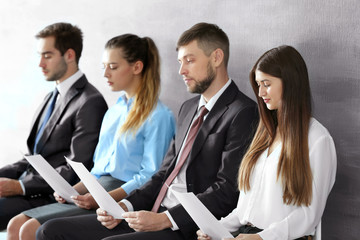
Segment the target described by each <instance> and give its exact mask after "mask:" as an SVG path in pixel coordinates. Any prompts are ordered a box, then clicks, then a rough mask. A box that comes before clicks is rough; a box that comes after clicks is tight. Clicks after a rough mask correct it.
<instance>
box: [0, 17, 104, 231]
mask: <svg viewBox="0 0 360 240" xmlns="http://www.w3.org/2000/svg"><path fill="white" fill-rule="evenodd" d="M36 38H37V39H38V40H39V49H38V51H39V54H40V63H39V66H40V67H41V69H42V72H43V73H44V76H45V79H46V80H47V81H53V82H55V83H56V87H55V90H54V91H53V92H52V93H49V94H48V95H47V96H46V97H45V99H44V101H43V103H42V104H41V105H40V107H39V108H38V110H37V112H36V114H35V117H34V120H33V123H32V127H31V131H30V134H29V137H28V139H27V146H28V151H29V152H28V154H41V155H42V156H43V157H44V158H45V159H46V160H47V161H48V162H49V163H50V164H51V165H52V166H53V167H54V168H55V169H56V170H57V171H58V172H59V173H60V174H61V175H62V176H63V177H64V178H65V179H66V180H67V181H68V182H69V183H70V184H71V185H73V184H75V183H76V182H77V180H78V178H77V176H76V174H75V173H74V172H73V171H72V169H71V168H70V166H68V165H67V164H66V161H65V159H64V156H67V157H68V158H70V159H72V160H74V161H77V162H82V163H83V164H84V165H85V166H86V167H88V168H90V167H91V166H92V156H93V152H94V150H95V147H96V144H97V140H98V134H99V130H100V125H101V121H102V118H103V115H104V113H105V112H106V110H107V105H106V102H105V100H104V98H103V96H102V95H101V94H100V92H99V91H98V90H97V89H96V88H95V87H94V86H92V85H91V84H90V83H89V82H88V81H87V79H86V77H85V75H84V74H83V73H82V72H81V71H80V70H79V67H78V64H79V59H80V56H81V52H82V47H83V45H82V32H81V30H80V29H79V28H78V27H76V26H73V25H71V24H68V23H55V24H52V25H49V26H47V27H46V28H45V29H43V30H42V31H40V32H39V33H38V34H37V35H36ZM52 193H53V190H52V189H51V188H50V187H49V185H48V184H47V183H46V182H45V181H44V179H43V178H42V177H41V176H40V175H39V174H38V173H37V172H36V171H35V170H34V169H33V168H32V167H31V166H30V164H29V163H28V162H27V161H26V159H22V160H20V161H17V162H15V163H14V164H10V165H7V166H5V167H3V168H1V169H0V229H4V228H6V225H7V223H8V221H9V220H10V219H11V218H12V217H13V216H15V215H17V214H19V213H20V212H22V211H24V210H27V209H30V208H33V207H38V206H41V205H45V204H48V203H52V202H55V200H54V197H53V196H52Z"/></svg>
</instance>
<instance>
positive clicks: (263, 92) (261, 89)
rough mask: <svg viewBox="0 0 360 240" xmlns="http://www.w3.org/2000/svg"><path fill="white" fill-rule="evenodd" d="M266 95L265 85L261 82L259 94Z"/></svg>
mask: <svg viewBox="0 0 360 240" xmlns="http://www.w3.org/2000/svg"><path fill="white" fill-rule="evenodd" d="M265 95H266V90H265V87H264V86H262V85H261V84H260V86H259V94H258V96H259V97H263V96H265Z"/></svg>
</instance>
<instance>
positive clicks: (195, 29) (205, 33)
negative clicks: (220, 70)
mask: <svg viewBox="0 0 360 240" xmlns="http://www.w3.org/2000/svg"><path fill="white" fill-rule="evenodd" d="M194 40H196V41H197V43H198V46H199V48H201V49H202V50H203V51H204V53H205V54H206V55H207V56H209V55H210V54H211V53H212V52H213V51H214V50H215V49H217V48H220V49H221V50H222V51H223V52H224V63H225V66H227V65H228V62H229V55H230V53H229V45H230V43H229V38H228V36H227V35H226V33H225V32H224V31H223V30H222V29H221V28H219V27H218V26H217V25H216V24H211V23H204V22H202V23H197V24H195V25H194V26H192V27H191V28H190V29H188V30H186V31H185V32H184V33H183V34H182V35H181V36H180V38H179V40H178V42H177V48H176V50H178V49H179V47H182V46H185V45H187V44H189V43H190V42H192V41H194Z"/></svg>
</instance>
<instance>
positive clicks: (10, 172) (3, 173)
mask: <svg viewBox="0 0 360 240" xmlns="http://www.w3.org/2000/svg"><path fill="white" fill-rule="evenodd" d="M28 165H29V163H28V161H27V160H26V159H22V160H20V161H17V162H15V163H13V164H9V165H6V166H4V167H2V168H0V177H6V178H11V179H18V178H19V177H20V176H21V174H23V173H24V171H25V170H26V169H27V166H28Z"/></svg>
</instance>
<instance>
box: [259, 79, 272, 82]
mask: <svg viewBox="0 0 360 240" xmlns="http://www.w3.org/2000/svg"><path fill="white" fill-rule="evenodd" d="M266 81H270V80H269V79H263V80H260V81H259V80H256V79H255V82H266Z"/></svg>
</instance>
